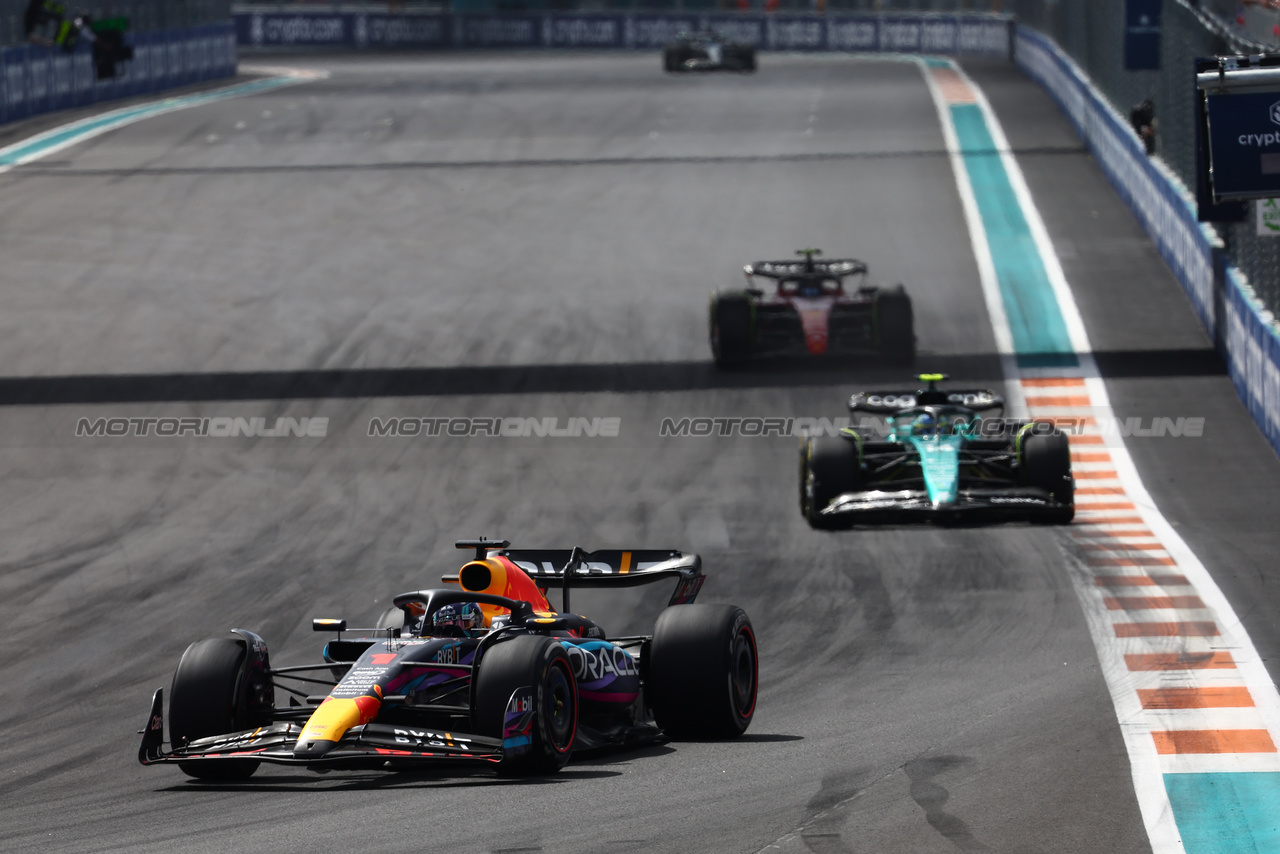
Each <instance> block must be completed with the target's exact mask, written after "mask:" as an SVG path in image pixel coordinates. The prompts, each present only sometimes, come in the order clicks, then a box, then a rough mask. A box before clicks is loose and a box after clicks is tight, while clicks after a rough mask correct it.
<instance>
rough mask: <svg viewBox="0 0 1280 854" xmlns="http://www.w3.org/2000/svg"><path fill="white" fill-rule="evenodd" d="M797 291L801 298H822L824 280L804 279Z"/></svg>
mask: <svg viewBox="0 0 1280 854" xmlns="http://www.w3.org/2000/svg"><path fill="white" fill-rule="evenodd" d="M796 290H797V291H798V292H799V293H800V295H801V296H806V297H816V296H822V280H821V279H813V278H804V279H801V280H800V281H799V283H798V284H797V287H796Z"/></svg>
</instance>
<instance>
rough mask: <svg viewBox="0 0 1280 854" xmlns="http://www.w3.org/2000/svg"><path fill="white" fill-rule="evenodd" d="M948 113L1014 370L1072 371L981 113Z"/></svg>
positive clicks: (961, 109) (1030, 241) (1048, 290)
mask: <svg viewBox="0 0 1280 854" xmlns="http://www.w3.org/2000/svg"><path fill="white" fill-rule="evenodd" d="M950 109H951V122H952V125H953V126H954V127H955V130H956V138H957V140H958V142H959V145H960V153H961V157H962V158H963V160H964V165H965V171H966V172H968V174H969V185H970V186H971V187H972V188H973V195H974V199H975V200H976V202H977V205H978V215H979V216H980V217H981V219H982V226H983V228H984V229H985V230H986V232H987V244H988V245H989V246H990V248H991V260H992V263H993V264H994V265H995V272H996V279H997V280H998V281H999V283H1000V296H1001V299H1002V301H1003V302H1004V311H1005V314H1006V315H1007V316H1008V319H1009V331H1010V333H1011V334H1012V335H1013V348H1014V352H1015V354H1016V355H1017V359H1018V364H1019V366H1021V367H1024V368H1032V367H1055V366H1076V365H1078V364H1079V361H1078V360H1077V359H1076V355H1075V348H1074V347H1072V346H1071V337H1070V336H1069V335H1068V334H1067V325H1066V323H1065V322H1063V319H1062V311H1061V310H1060V309H1059V308H1058V299H1057V297H1056V296H1055V295H1054V293H1053V287H1052V286H1051V285H1050V284H1049V276H1048V274H1047V273H1046V272H1045V269H1044V261H1043V260H1041V258H1040V252H1039V250H1038V249H1037V248H1036V242H1035V239H1034V238H1033V237H1032V236H1031V229H1030V227H1029V226H1028V225H1027V219H1026V216H1025V215H1024V214H1023V212H1022V206H1021V205H1020V204H1018V197H1017V196H1016V195H1015V194H1014V192H1013V185H1012V184H1010V183H1009V175H1008V173H1006V172H1005V168H1004V161H1003V160H1002V159H1001V158H1000V155H999V154H998V153H997V152H996V145H995V141H994V140H993V139H992V137H991V131H990V130H989V129H988V128H987V122H986V119H985V117H984V116H983V114H982V110H981V108H979V107H978V106H977V105H976V104H956V105H953V106H952V107H951V108H950Z"/></svg>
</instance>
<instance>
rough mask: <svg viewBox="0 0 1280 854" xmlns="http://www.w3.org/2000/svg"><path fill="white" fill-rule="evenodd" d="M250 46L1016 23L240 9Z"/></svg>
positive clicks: (847, 44)
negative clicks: (691, 31) (701, 30)
mask: <svg viewBox="0 0 1280 854" xmlns="http://www.w3.org/2000/svg"><path fill="white" fill-rule="evenodd" d="M233 11H234V15H233V17H234V18H235V27H236V38H237V41H238V42H239V43H240V45H241V46H243V47H286V46H305V47H342V48H426V49H450V50H457V49H466V48H508V49H510V48H517V49H519V48H555V49H565V48H586V49H623V50H625V49H632V50H646V49H650V50H651V49H657V48H659V47H661V46H662V45H663V44H665V43H666V42H669V41H671V39H673V38H674V37H675V35H676V34H677V33H679V32H682V31H688V30H700V29H715V30H718V31H719V32H721V33H723V34H724V35H725V36H727V37H729V38H730V39H733V40H734V41H739V42H746V43H749V44H753V45H755V46H756V47H758V48H759V49H761V50H803V51H852V50H856V51H884V52H895V53H937V54H987V55H997V56H1007V55H1008V52H1009V38H1010V36H1009V28H1010V21H1009V18H1008V17H1007V16H1002V15H990V14H956V15H945V14H942V15H939V14H867V15H837V14H832V15H821V16H820V15H785V14H767V15H766V14H751V13H739V14H733V15H698V14H662V13H606V12H600V13H548V14H492V15H489V14H447V13H446V14H400V15H392V14H376V13H364V12H342V11H335V12H318V11H295V12H270V11H253V10H251V9H246V8H245V7H237V8H236V9H234V10H233Z"/></svg>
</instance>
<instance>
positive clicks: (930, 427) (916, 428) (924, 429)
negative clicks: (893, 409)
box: [911, 412, 938, 436]
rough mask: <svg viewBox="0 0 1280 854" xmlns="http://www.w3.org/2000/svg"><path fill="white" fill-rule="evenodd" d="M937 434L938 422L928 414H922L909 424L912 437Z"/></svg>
mask: <svg viewBox="0 0 1280 854" xmlns="http://www.w3.org/2000/svg"><path fill="white" fill-rule="evenodd" d="M937 432H938V420H937V419H936V418H934V417H933V416H932V415H930V414H929V413H928V412H922V413H920V414H919V415H917V416H916V417H915V420H914V421H912V422H911V435H912V436H932V435H933V434H935V433H937Z"/></svg>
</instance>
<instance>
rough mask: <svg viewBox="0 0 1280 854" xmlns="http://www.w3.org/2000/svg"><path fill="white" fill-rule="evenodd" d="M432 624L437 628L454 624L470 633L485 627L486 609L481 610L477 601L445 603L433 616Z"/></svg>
mask: <svg viewBox="0 0 1280 854" xmlns="http://www.w3.org/2000/svg"><path fill="white" fill-rule="evenodd" d="M431 624H432V625H433V626H435V627H436V628H437V629H439V628H441V627H443V626H453V627H456V628H458V629H461V630H462V631H463V632H466V633H467V634H470V633H471V632H472V631H474V630H475V629H482V628H484V627H485V619H484V611H481V610H480V606H479V605H477V604H476V603H475V602H457V603H455V604H453V605H445V606H444V607H442V608H441V609H440V610H438V611H436V612H435V614H434V615H433V616H432V618H431Z"/></svg>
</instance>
